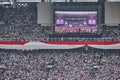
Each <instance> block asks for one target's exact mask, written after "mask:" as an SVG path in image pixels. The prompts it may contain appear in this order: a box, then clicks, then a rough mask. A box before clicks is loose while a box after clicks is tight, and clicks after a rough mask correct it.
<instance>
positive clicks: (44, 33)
mask: <svg viewBox="0 0 120 80" xmlns="http://www.w3.org/2000/svg"><path fill="white" fill-rule="evenodd" d="M21 5H22V4H21ZM24 5H25V4H24ZM0 9H2V13H3V15H2V17H1V19H3V22H4V23H5V24H0V34H2V35H1V36H0V38H2V39H13V40H14V39H17V40H26V39H36V38H38V39H39V38H46V37H48V34H50V27H49V26H47V27H44V26H41V25H39V24H37V5H33V4H32V5H30V4H28V5H27V4H26V5H25V6H23V5H22V6H12V5H11V6H10V5H9V6H4V7H0Z"/></svg>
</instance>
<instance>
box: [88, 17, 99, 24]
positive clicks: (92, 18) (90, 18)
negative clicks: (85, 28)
mask: <svg viewBox="0 0 120 80" xmlns="http://www.w3.org/2000/svg"><path fill="white" fill-rule="evenodd" d="M96 24H97V23H96V20H95V17H94V15H90V17H89V20H88V25H90V26H93V25H96Z"/></svg>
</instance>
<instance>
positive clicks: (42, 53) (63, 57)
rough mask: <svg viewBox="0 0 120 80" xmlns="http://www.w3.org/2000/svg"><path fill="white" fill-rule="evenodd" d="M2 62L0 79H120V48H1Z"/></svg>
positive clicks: (0, 61) (0, 57)
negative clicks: (32, 49)
mask: <svg viewBox="0 0 120 80" xmlns="http://www.w3.org/2000/svg"><path fill="white" fill-rule="evenodd" d="M0 63H1V65H0V71H1V74H0V80H120V50H96V49H90V50H88V51H86V50H84V49H78V50H47V51H46V50H35V51H22V50H1V51H0ZM2 65H3V66H2ZM1 66H2V67H1Z"/></svg>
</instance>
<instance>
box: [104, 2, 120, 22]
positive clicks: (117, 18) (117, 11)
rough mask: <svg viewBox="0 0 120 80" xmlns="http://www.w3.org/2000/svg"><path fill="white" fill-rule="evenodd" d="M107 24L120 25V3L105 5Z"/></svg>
mask: <svg viewBox="0 0 120 80" xmlns="http://www.w3.org/2000/svg"><path fill="white" fill-rule="evenodd" d="M105 23H106V24H112V23H113V24H118V23H119V24H120V2H116V3H112V2H111V3H110V2H109V3H105Z"/></svg>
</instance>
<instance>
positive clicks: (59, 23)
mask: <svg viewBox="0 0 120 80" xmlns="http://www.w3.org/2000/svg"><path fill="white" fill-rule="evenodd" d="M64 24H65V21H64V20H63V19H62V16H60V15H59V16H58V19H57V20H56V25H64Z"/></svg>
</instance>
